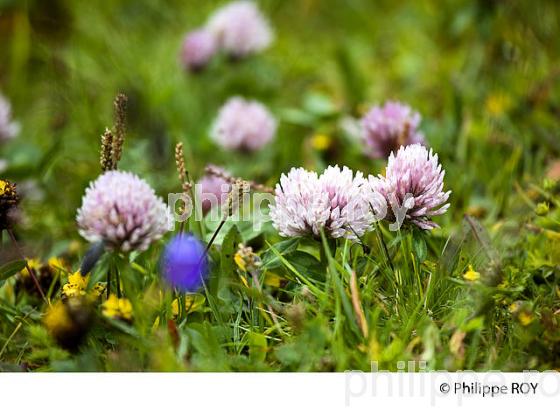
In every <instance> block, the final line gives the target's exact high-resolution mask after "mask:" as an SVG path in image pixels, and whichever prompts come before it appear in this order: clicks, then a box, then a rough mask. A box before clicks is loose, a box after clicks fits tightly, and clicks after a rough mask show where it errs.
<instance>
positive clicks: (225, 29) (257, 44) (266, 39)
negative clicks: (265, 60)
mask: <svg viewBox="0 0 560 410" xmlns="http://www.w3.org/2000/svg"><path fill="white" fill-rule="evenodd" d="M206 27H207V29H208V30H209V31H210V32H212V33H213V34H214V36H215V37H216V39H217V41H218V44H219V46H220V47H221V48H222V49H223V50H224V51H225V52H226V53H228V54H229V55H230V56H232V57H234V58H242V57H245V56H247V55H249V54H253V53H257V52H259V51H262V50H264V49H266V48H267V47H268V46H269V45H270V43H271V42H272V40H273V34H272V30H271V28H270V25H269V23H268V21H267V20H266V18H265V17H264V16H263V14H262V13H261V11H260V10H259V8H258V7H257V5H256V4H255V3H254V2H252V1H246V0H241V1H233V2H231V3H229V4H227V5H225V6H224V7H222V8H220V9H219V10H217V11H216V12H215V13H214V14H213V15H212V16H211V17H210V19H209V21H208V24H207V26H206Z"/></svg>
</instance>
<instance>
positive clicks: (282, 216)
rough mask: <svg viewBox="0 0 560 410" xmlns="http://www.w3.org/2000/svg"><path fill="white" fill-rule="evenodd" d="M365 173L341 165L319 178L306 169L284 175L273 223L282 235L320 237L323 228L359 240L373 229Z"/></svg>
mask: <svg viewBox="0 0 560 410" xmlns="http://www.w3.org/2000/svg"><path fill="white" fill-rule="evenodd" d="M365 183H366V180H365V179H364V178H363V176H362V173H361V172H356V175H355V177H354V175H353V172H352V170H350V169H348V168H347V167H344V168H343V169H342V170H341V169H340V168H339V167H338V165H337V166H330V167H328V168H327V169H326V170H325V172H324V173H323V174H322V175H321V176H318V175H317V173H315V172H309V171H306V170H304V169H303V168H292V169H291V170H290V172H289V173H288V175H284V174H282V176H281V178H280V183H279V184H277V185H276V191H275V202H276V203H275V204H274V205H270V216H271V218H272V223H273V225H274V227H275V228H276V229H278V231H279V232H280V235H282V236H305V235H312V236H315V237H318V236H319V235H320V231H321V228H323V229H324V230H325V234H326V235H328V236H330V237H332V238H340V237H345V238H349V239H355V238H356V237H359V236H362V235H363V234H364V233H365V232H366V231H367V230H368V229H369V227H370V225H371V222H372V214H371V212H370V210H369V204H368V202H367V200H366V199H365V196H364V193H365V192H364V190H363V185H364V184H365Z"/></svg>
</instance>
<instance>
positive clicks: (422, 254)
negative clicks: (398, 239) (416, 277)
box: [412, 231, 428, 263]
mask: <svg viewBox="0 0 560 410" xmlns="http://www.w3.org/2000/svg"><path fill="white" fill-rule="evenodd" d="M412 246H413V249H414V254H415V255H416V258H417V259H418V262H420V263H422V262H424V261H425V260H426V257H427V256H428V246H427V245H426V239H425V238H424V235H423V234H422V233H418V232H416V231H415V232H414V235H413V243H412Z"/></svg>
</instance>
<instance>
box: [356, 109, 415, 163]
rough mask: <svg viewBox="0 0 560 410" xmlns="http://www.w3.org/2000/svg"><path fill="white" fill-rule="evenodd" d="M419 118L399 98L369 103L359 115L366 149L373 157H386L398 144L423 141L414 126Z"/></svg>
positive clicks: (399, 145)
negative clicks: (369, 106) (373, 103)
mask: <svg viewBox="0 0 560 410" xmlns="http://www.w3.org/2000/svg"><path fill="white" fill-rule="evenodd" d="M420 120H421V117H420V114H419V113H417V112H416V111H413V110H412V108H410V107H409V106H408V105H405V104H401V103H399V102H394V101H389V102H386V103H385V105H384V106H382V107H381V106H375V107H373V108H372V109H371V110H370V111H369V112H368V113H367V114H366V115H365V116H364V117H363V119H362V129H363V133H362V137H363V140H364V142H365V144H366V151H367V152H368V154H369V155H371V156H372V157H373V158H387V157H388V156H389V154H390V153H391V152H396V151H397V150H398V149H399V147H401V146H405V145H411V144H423V143H424V135H423V134H422V133H421V132H420V131H419V130H418V126H419V125H420Z"/></svg>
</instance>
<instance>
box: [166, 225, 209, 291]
mask: <svg viewBox="0 0 560 410" xmlns="http://www.w3.org/2000/svg"><path fill="white" fill-rule="evenodd" d="M162 271H163V276H164V279H165V281H166V282H167V283H168V284H169V285H170V286H172V287H175V288H177V289H179V290H180V291H182V292H190V293H192V292H196V291H197V290H199V289H200V288H201V287H202V286H203V284H204V281H205V280H206V277H207V276H208V256H207V255H206V249H205V246H204V245H203V243H202V242H201V241H200V240H198V239H197V238H196V237H195V236H193V235H192V234H179V235H177V236H175V237H174V238H173V239H172V240H171V241H170V242H169V243H168V244H167V246H166V247H165V251H164V253H163V259H162Z"/></svg>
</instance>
